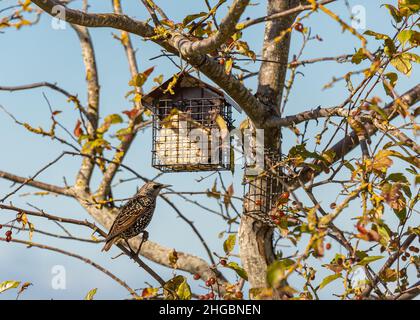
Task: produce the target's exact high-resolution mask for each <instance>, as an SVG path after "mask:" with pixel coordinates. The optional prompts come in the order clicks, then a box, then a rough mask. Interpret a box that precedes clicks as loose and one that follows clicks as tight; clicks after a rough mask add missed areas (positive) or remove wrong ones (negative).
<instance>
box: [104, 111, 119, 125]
mask: <svg viewBox="0 0 420 320" xmlns="http://www.w3.org/2000/svg"><path fill="white" fill-rule="evenodd" d="M104 121H105V122H106V123H109V124H117V123H122V122H123V119H122V118H121V116H120V115H118V114H115V113H114V114H110V115H108V116H106V117H105V119H104Z"/></svg>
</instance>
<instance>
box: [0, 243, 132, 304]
mask: <svg viewBox="0 0 420 320" xmlns="http://www.w3.org/2000/svg"><path fill="white" fill-rule="evenodd" d="M0 241H3V242H6V239H5V238H2V237H0ZM11 242H14V243H20V244H25V245H27V246H28V247H29V248H31V247H37V248H40V249H45V250H49V251H54V252H58V253H61V254H64V255H66V256H69V257H73V258H76V259H79V260H81V261H83V262H84V263H87V264H90V265H91V266H92V267H94V268H96V269H98V270H99V271H101V272H103V273H104V274H106V275H107V276H108V277H110V278H111V279H112V280H114V281H116V282H117V283H118V284H119V285H121V286H122V287H123V288H125V289H126V290H127V291H128V292H130V294H131V295H132V296H133V297H137V293H136V292H135V291H134V290H133V289H131V288H130V287H129V286H128V285H127V283H125V282H124V281H122V280H121V279H120V278H118V277H117V276H116V275H114V274H113V273H111V272H110V271H108V270H107V269H105V268H104V267H102V266H100V265H99V264H97V263H96V262H94V261H92V260H90V259H88V258H85V257H82V256H80V255H78V254H76V253H72V252H69V251H65V250H63V249H60V248H55V247H51V246H48V245H45V244H40V243H35V242H32V241H24V240H18V239H12V240H11Z"/></svg>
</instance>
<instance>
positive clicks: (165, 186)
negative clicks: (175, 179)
mask: <svg viewBox="0 0 420 320" xmlns="http://www.w3.org/2000/svg"><path fill="white" fill-rule="evenodd" d="M170 187H172V185H171V184H162V185H161V187H160V188H161V189H165V188H170Z"/></svg>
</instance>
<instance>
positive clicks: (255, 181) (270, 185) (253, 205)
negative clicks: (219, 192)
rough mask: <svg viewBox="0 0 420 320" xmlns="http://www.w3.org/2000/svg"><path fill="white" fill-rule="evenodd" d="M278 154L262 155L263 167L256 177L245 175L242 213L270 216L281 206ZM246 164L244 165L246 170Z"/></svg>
mask: <svg viewBox="0 0 420 320" xmlns="http://www.w3.org/2000/svg"><path fill="white" fill-rule="evenodd" d="M279 161H280V156H279V155H278V154H272V153H271V154H270V153H268V152H267V151H266V152H265V153H264V167H263V170H261V171H262V172H261V173H259V174H258V175H252V176H251V175H245V178H244V187H245V190H244V212H245V213H248V214H254V215H263V216H265V215H267V214H268V215H271V214H273V213H274V211H277V209H278V208H279V207H280V206H281V204H279V197H280V194H281V193H282V189H283V188H282V184H281V181H280V179H281V178H282V176H281V175H282V172H281V167H280V166H279V165H278V163H279ZM247 166H248V164H247V163H246V164H245V168H247Z"/></svg>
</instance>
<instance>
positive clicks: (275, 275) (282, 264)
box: [267, 259, 295, 287]
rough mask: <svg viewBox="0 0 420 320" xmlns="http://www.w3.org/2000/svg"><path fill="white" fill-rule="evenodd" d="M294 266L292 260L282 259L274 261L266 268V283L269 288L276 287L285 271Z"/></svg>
mask: <svg viewBox="0 0 420 320" xmlns="http://www.w3.org/2000/svg"><path fill="white" fill-rule="evenodd" d="M294 264H295V261H293V260H292V259H282V260H278V261H274V262H273V263H272V264H270V265H269V266H268V268H267V283H268V284H269V285H270V287H276V286H277V284H278V283H280V282H281V281H282V280H283V279H284V276H285V274H286V272H287V270H288V269H289V268H290V267H291V266H293V265H294Z"/></svg>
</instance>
